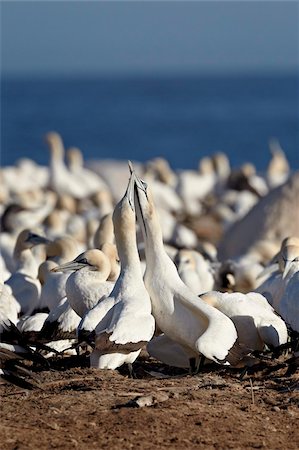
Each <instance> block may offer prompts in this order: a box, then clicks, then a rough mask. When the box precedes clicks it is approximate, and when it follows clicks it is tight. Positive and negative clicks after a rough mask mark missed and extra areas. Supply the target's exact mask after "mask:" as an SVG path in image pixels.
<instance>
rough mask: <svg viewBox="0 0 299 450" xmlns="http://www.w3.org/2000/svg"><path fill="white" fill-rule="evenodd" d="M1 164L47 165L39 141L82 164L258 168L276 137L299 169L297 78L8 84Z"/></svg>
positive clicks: (17, 81) (4, 83) (9, 80)
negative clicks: (155, 161) (201, 163)
mask: <svg viewBox="0 0 299 450" xmlns="http://www.w3.org/2000/svg"><path fill="white" fill-rule="evenodd" d="M1 91H2V92H1V94H2V102H1V109H2V110H1V113H2V114H1V164H2V165H8V164H13V163H14V162H16V161H17V160H18V159H19V158H22V157H30V158H32V159H34V160H35V161H36V162H38V163H41V164H47V163H48V157H49V154H48V150H47V148H46V145H45V143H44V141H43V135H44V134H45V133H46V132H47V131H50V130H56V131H58V132H59V133H61V135H62V137H63V139H64V143H65V146H66V147H69V146H77V147H79V148H81V150H82V151H83V153H84V157H85V159H87V160H90V159H106V158H109V159H110V158H115V159H125V160H126V159H132V160H139V161H146V160H148V159H150V158H153V157H156V156H163V157H165V158H167V159H168V160H169V162H170V164H171V165H172V167H173V168H177V169H178V168H195V167H197V163H198V160H199V159H200V158H201V157H203V156H205V155H210V154H212V153H214V152H216V151H224V152H226V153H227V154H228V156H229V158H230V160H231V163H232V165H233V166H235V167H236V166H239V165H240V164H242V163H243V162H246V161H251V162H253V163H254V164H255V165H256V167H257V168H258V170H264V169H265V167H266V166H267V163H268V161H269V157H270V154H269V148H268V140H269V138H270V137H277V138H278V139H279V141H280V143H281V145H282V147H283V148H284V150H285V152H286V154H287V157H288V159H289V162H290V164H291V166H292V167H293V168H294V169H295V168H298V167H299V90H298V77H297V76H296V75H295V74H293V75H291V74H290V75H287V76H286V75H284V76H270V75H264V76H237V75H236V76H213V77H201V76H198V77H196V76H192V77H191V76H190V77H175V76H173V77H152V78H150V77H127V78H121V77H111V78H95V77H94V78H88V77H86V78H80V79H76V78H8V77H4V78H2V81H1Z"/></svg>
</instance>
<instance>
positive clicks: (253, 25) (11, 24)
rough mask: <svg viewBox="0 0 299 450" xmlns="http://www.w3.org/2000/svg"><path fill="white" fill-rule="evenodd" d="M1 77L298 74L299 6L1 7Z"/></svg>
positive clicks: (21, 4)
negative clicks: (26, 75) (36, 75)
mask: <svg viewBox="0 0 299 450" xmlns="http://www.w3.org/2000/svg"><path fill="white" fill-rule="evenodd" d="M1 10H2V11H1V12H2V14H1V22H2V23H1V30H2V32H1V38H2V39H1V41H2V42H1V43H2V71H3V73H13V74H22V73H27V74H37V73H40V74H62V73H65V74H72V75H77V74H110V73H116V74H123V73H148V74H153V73H173V72H177V73H178V72H181V73H203V72H206V73H207V72H208V73H211V72H227V71H230V72H238V71H241V72H244V71H245V72H246V71H273V70H274V71H288V70H294V69H296V68H297V69H298V59H299V56H298V45H299V44H298V40H299V32H298V27H299V25H298V24H299V14H298V11H299V3H298V2H288V1H284V2H282V1H281V2H269V1H265V2H251V1H248V2H241V1H239V2H225V1H218V2H169V1H166V2H126V1H122V2H82V1H81V2H70V1H65V2H44V1H40V2H27V1H22V2H1Z"/></svg>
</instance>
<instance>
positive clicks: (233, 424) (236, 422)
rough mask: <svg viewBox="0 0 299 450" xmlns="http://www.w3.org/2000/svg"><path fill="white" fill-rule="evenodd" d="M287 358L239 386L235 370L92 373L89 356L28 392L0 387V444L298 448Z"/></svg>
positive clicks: (296, 399)
mask: <svg viewBox="0 0 299 450" xmlns="http://www.w3.org/2000/svg"><path fill="white" fill-rule="evenodd" d="M287 359H288V357H286V356H284V357H280V359H279V360H277V359H276V360H271V361H266V362H263V364H262V365H261V366H259V368H258V370H255V371H254V372H253V371H251V372H250V373H249V374H247V375H245V377H244V378H243V380H240V370H236V369H235V370H233V369H227V368H224V367H220V366H215V365H213V366H210V367H205V368H204V370H203V371H201V372H200V373H199V374H197V375H193V376H191V375H188V374H186V373H184V371H183V370H178V369H177V370H174V369H171V368H168V367H166V366H164V365H163V364H160V363H157V362H155V361H154V360H151V359H148V358H141V359H140V360H138V361H136V363H135V371H136V375H137V379H132V378H129V376H128V373H127V369H126V368H122V369H121V370H120V371H97V370H95V369H89V368H88V367H87V366H88V361H87V358H86V357H81V360H80V367H78V360H76V361H75V359H72V358H68V359H67V361H66V359H64V360H63V361H56V362H54V363H52V364H51V369H50V370H42V371H39V372H37V373H35V376H36V377H37V380H38V383H37V386H39V387H35V388H34V389H32V390H29V389H24V388H21V387H18V386H15V385H11V384H7V383H6V382H2V383H1V384H0V395H1V408H0V410H1V411H0V416H1V418H0V443H1V444H0V447H1V449H2V450H12V449H51V448H58V449H76V448H78V449H81V448H84V449H99V448H109V449H135V448H136V449H138V448H142V449H143V448H144V449H156V448H157V449H158V448H159V449H164V448H168V449H191V448H204V449H213V448H217V449H227V448H233V449H241V448H242V449H244V448H245V449H247V448H266V449H280V450H281V449H286V448H288V449H297V448H299V430H298V419H299V409H298V406H299V371H298V370H297V372H296V367H295V366H292V365H290V364H289V363H288V361H287ZM75 365H76V366H77V367H75ZM158 376H159V377H163V378H158ZM143 405H145V406H143ZM146 405H147V406H146Z"/></svg>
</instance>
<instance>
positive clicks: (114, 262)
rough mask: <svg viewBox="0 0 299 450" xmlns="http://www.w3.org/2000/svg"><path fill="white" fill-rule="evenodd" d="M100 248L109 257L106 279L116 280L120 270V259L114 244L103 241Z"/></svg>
mask: <svg viewBox="0 0 299 450" xmlns="http://www.w3.org/2000/svg"><path fill="white" fill-rule="evenodd" d="M100 249H101V250H102V252H103V253H105V255H106V256H107V257H108V258H109V261H110V264H111V271H110V274H109V277H108V281H115V280H117V278H118V276H119V272H120V261H119V256H118V252H117V248H116V245H114V244H111V243H110V242H105V244H103V245H102V246H101V248H100Z"/></svg>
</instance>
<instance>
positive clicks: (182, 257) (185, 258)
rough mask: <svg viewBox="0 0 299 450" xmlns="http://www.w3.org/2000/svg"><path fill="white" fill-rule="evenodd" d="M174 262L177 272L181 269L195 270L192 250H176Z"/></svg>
mask: <svg viewBox="0 0 299 450" xmlns="http://www.w3.org/2000/svg"><path fill="white" fill-rule="evenodd" d="M174 263H175V265H176V267H177V269H178V272H180V271H182V270H193V271H194V270H196V260H195V257H194V254H193V252H192V250H180V251H178V252H177V254H176V256H175V258H174Z"/></svg>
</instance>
